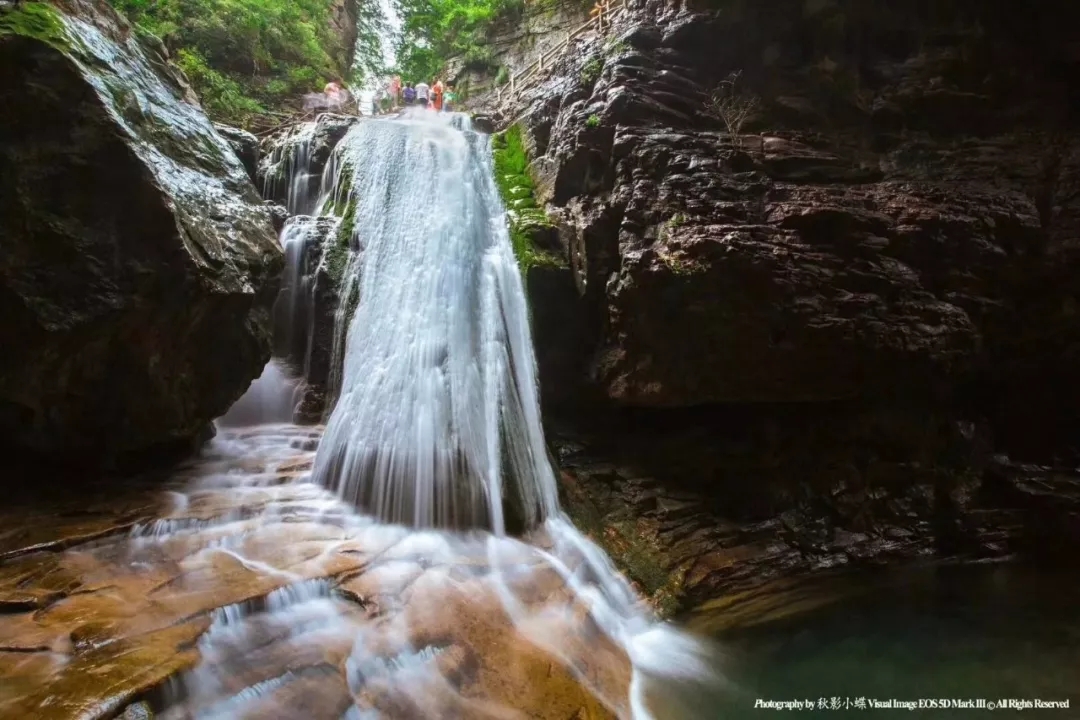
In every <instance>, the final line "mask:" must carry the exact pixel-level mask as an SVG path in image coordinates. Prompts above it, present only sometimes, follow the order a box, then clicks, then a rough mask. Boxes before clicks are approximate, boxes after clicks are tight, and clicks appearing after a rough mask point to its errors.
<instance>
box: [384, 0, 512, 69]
mask: <svg viewBox="0 0 1080 720" xmlns="http://www.w3.org/2000/svg"><path fill="white" fill-rule="evenodd" d="M397 4H398V14H399V15H400V17H401V35H400V37H399V39H398V47H397V59H398V69H399V71H400V72H401V75H402V77H403V79H405V80H406V81H408V82H419V81H421V80H423V81H425V82H430V80H431V78H433V77H435V76H437V75H438V74H439V73H440V72H441V71H442V69H443V67H444V66H445V65H446V62H447V60H449V59H450V58H453V57H460V58H463V59H464V60H465V62H466V64H472V65H483V64H490V63H491V62H492V60H491V52H490V50H489V49H488V37H487V36H488V32H489V31H490V29H491V28H492V25H493V24H494V23H495V21H496V20H499V19H502V18H507V19H510V18H512V17H513V16H514V15H516V14H520V12H521V11H522V9H523V8H524V0H397Z"/></svg>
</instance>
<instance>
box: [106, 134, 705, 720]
mask: <svg viewBox="0 0 1080 720" xmlns="http://www.w3.org/2000/svg"><path fill="white" fill-rule="evenodd" d="M336 153H337V156H336V158H335V161H334V162H332V163H331V167H332V168H334V169H332V170H330V171H329V172H336V173H337V176H336V178H335V182H333V183H324V187H326V188H327V194H326V195H325V196H324V197H323V198H322V199H321V200H320V201H319V205H320V206H322V207H326V208H330V207H333V208H343V207H350V206H351V207H352V209H351V210H350V212H353V213H355V215H354V218H353V219H352V221H353V225H354V228H355V231H354V236H355V237H354V238H353V243H352V246H351V247H352V248H353V250H352V252H351V253H350V257H349V258H348V261H347V262H346V263H345V268H344V271H343V276H342V278H341V284H340V285H339V289H340V291H341V293H342V297H343V298H345V300H344V301H343V302H342V303H341V304H342V305H343V306H345V307H344V309H342V310H341V312H339V314H338V322H339V325H340V327H339V328H337V330H336V331H335V334H338V335H340V336H341V339H342V340H344V342H343V346H344V351H345V352H344V364H345V374H344V380H343V384H342V389H341V396H340V399H339V401H338V403H337V405H336V407H335V409H334V411H333V413H332V415H331V417H330V420H329V423H328V425H327V428H326V431H325V434H323V436H322V439H321V441H320V440H319V430H318V429H317V428H313V429H304V428H300V427H297V426H295V425H291V424H288V423H279V424H265V425H261V426H260V427H256V428H240V429H233V428H228V429H226V430H224V431H223V433H222V435H221V436H220V437H218V438H217V439H215V441H214V443H213V444H212V446H211V447H210V448H209V450H208V451H207V453H205V454H204V457H203V458H202V459H200V460H199V461H198V462H196V463H195V464H194V465H193V466H192V468H191V469H189V470H188V471H187V472H188V473H189V474H190V475H191V477H192V480H191V481H189V484H188V486H187V487H186V489H185V490H184V492H175V493H173V494H172V498H173V501H172V503H171V505H172V509H171V511H169V512H168V513H167V514H165V515H164V516H162V517H160V518H158V519H157V520H155V521H154V522H152V523H149V524H144V525H139V526H137V527H136V528H135V529H134V530H133V531H132V538H131V540H130V549H129V553H130V554H129V557H128V559H127V564H126V567H128V568H132V569H134V568H138V569H139V570H138V572H140V573H152V574H153V573H164V572H167V570H168V568H170V567H173V566H175V565H177V564H178V565H179V567H180V569H181V570H182V573H181V575H180V576H179V577H178V578H177V579H176V580H173V581H171V582H170V583H166V584H165V585H164V586H162V587H170V588H174V589H175V592H177V593H179V596H178V597H179V598H181V600H176V599H173V600H170V601H167V602H163V601H162V600H158V599H154V598H151V602H152V603H153V605H152V607H153V608H154V613H161V612H165V616H164V617H163V618H162V619H155V620H154V622H157V623H160V624H165V625H166V626H168V624H169V623H174V624H175V623H177V622H179V621H180V620H179V619H183V618H190V617H192V616H193V613H194V611H193V610H192V608H191V607H189V606H188V604H186V603H189V602H194V603H196V604H197V606H200V604H201V606H203V607H205V605H206V604H210V607H212V608H216V609H214V610H213V611H212V613H211V614H210V620H209V628H208V630H207V631H206V632H204V633H203V634H202V636H201V639H200V640H199V641H198V651H199V656H200V658H201V659H200V661H199V663H198V665H197V666H196V667H195V668H194V669H192V670H191V671H189V672H187V673H185V674H184V675H183V676H182V677H181V678H180V679H178V680H175V681H173V682H171V683H170V684H169V685H168V686H167V688H166V692H165V693H164V697H163V699H162V700H161V701H160V703H159V704H160V705H161V709H162V716H163V717H165V718H175V719H176V720H179V719H181V718H193V717H195V718H237V717H251V718H255V717H294V716H300V714H303V716H304V717H312V718H322V717H328V718H330V717H333V718H340V717H348V718H371V719H372V720H376V719H382V720H391V719H393V718H422V717H424V718H444V717H468V718H505V717H517V716H519V715H518V714H516V713H515V712H514V711H513V710H511V708H514V709H517V708H522V709H523V708H524V707H526V704H527V703H530V702H531V703H534V704H528V705H527V706H528V708H529V711H528V712H530V713H532V715H530V716H535V717H538V718H565V717H592V716H593V713H594V712H598V713H600V714H601V715H603V714H605V713H610V714H612V715H614V716H616V717H620V718H635V719H644V718H653V717H663V718H665V719H667V718H677V717H678V718H688V717H693V716H695V714H694V713H691V712H681V711H679V710H677V709H675V708H673V707H672V705H671V704H670V702H669V698H667V697H666V696H665V688H669V687H673V686H675V685H679V684H681V683H687V682H688V683H694V684H699V683H701V682H703V681H704V679H705V678H707V677H708V672H707V670H706V667H707V665H708V662H709V661H708V660H707V656H706V654H705V653H704V649H703V648H702V647H701V646H700V645H699V644H698V643H697V642H696V641H694V640H692V639H691V638H689V637H688V636H685V635H682V634H681V633H679V632H677V631H675V630H674V629H671V628H670V627H669V626H667V625H664V624H660V623H657V622H655V620H654V619H653V618H652V616H651V614H650V613H649V612H648V610H647V608H645V607H644V606H643V604H642V603H641V602H640V601H639V600H638V598H637V597H636V596H635V594H634V592H633V590H632V589H631V588H630V586H629V584H628V583H627V582H626V580H625V579H624V578H623V577H622V576H621V575H620V574H619V573H618V572H617V570H616V569H615V568H614V567H613V565H612V564H611V562H610V561H609V560H608V559H607V558H606V557H605V556H604V554H603V553H602V552H601V551H600V549H599V548H597V547H596V546H595V545H594V544H593V543H591V542H590V541H589V540H588V539H587V538H585V537H584V536H583V535H582V534H581V533H579V532H578V531H577V530H576V529H575V528H574V527H573V525H572V524H571V523H570V522H569V520H568V519H566V517H565V516H564V515H563V514H562V513H561V511H560V510H559V505H558V499H557V491H556V485H555V479H554V474H553V471H552V468H551V466H550V464H549V463H548V459H547V454H546V452H545V445H544V437H543V431H542V427H541V424H540V413H539V406H538V402H537V398H536V376H535V369H534V360H533V353H532V345H531V339H530V333H529V326H528V316H527V310H526V305H525V299H524V297H525V296H524V292H523V288H522V284H521V281H520V276H519V274H518V270H517V267H516V263H515V262H514V258H513V255H512V251H511V247H510V242H509V238H508V237H507V231H506V228H505V224H504V222H503V210H502V206H501V203H500V201H499V199H498V195H497V190H496V188H495V185H494V182H493V177H492V169H491V160H490V148H489V145H488V139H487V138H486V137H484V136H482V135H479V134H476V133H473V132H471V131H470V130H469V129H468V125H467V121H466V120H465V119H464V118H463V117H462V116H449V117H447V116H440V115H435V114H433V113H426V112H422V113H418V114H415V115H411V116H406V117H404V118H402V119H397V120H368V121H363V122H361V123H359V124H357V125H356V126H355V127H354V128H353V129H352V130H351V131H350V132H349V134H348V135H347V136H346V137H345V138H344V140H343V141H342V143H341V144H340V145H339V147H338V150H337V151H336ZM286 246H287V247H288V246H289V242H288V241H286ZM324 257H325V256H324ZM302 264H303V263H302V262H300V261H299V260H297V261H296V262H294V263H292V264H291V265H290V267H293V266H296V267H300V266H301V265H302ZM288 282H291V283H294V286H293V287H292V288H291V291H292V292H294V293H295V292H301V291H304V289H303V285H302V283H301V282H300V280H298V279H297V277H293V278H292V279H290V280H288ZM354 292H355V295H356V296H358V304H356V306H355V312H354V313H353V315H352V319H351V321H350V322H348V328H347V333H346V322H345V320H346V319H347V318H348V317H349V312H348V311H349V308H350V307H351V306H352V303H353V298H354ZM290 297H293V295H290V292H286V294H285V295H284V298H285V299H286V301H285V306H286V308H292V309H293V310H294V312H293V313H292V316H296V315H297V314H299V315H300V316H302V315H303V312H302V308H303V302H304V301H303V299H302V298H298V299H297V300H296V303H297V304H296V305H295V306H293V305H290V304H289V302H288V298H290ZM297 308H300V310H297ZM241 405H242V403H238V407H239V406H241ZM230 415H233V413H230ZM272 419H273V418H272ZM316 445H317V451H316ZM313 456H314V458H313ZM308 468H312V471H311V472H310V473H309V472H308ZM312 479H315V480H317V481H319V483H320V484H321V485H322V486H321V487H320V485H319V484H315V483H312V482H310V480H312ZM331 491H333V492H331ZM335 493H336V495H335ZM504 496H506V497H504ZM504 505H505V506H507V507H511V508H514V512H515V513H516V514H517V519H518V520H519V521H520V522H521V523H522V524H523V525H527V526H528V527H531V528H532V529H531V530H530V531H529V532H528V533H527V535H526V537H527V538H528V539H529V542H528V543H526V542H523V541H520V540H517V539H514V538H511V537H508V536H507V535H505V534H504V530H505V529H506V519H505V517H504V515H503V507H504ZM357 507H360V508H361V509H363V510H365V511H367V513H368V514H360V513H357V512H356V508H357ZM409 526H412V527H409ZM478 526H479V527H483V528H487V529H490V530H492V531H493V532H491V533H484V532H478V531H476V530H475V529H474V530H472V531H470V532H464V533H463V532H456V531H453V529H455V528H461V527H469V528H476V527H478ZM436 527H441V528H444V529H434V528H436ZM445 528H449V530H448V529H445ZM128 572H132V570H128ZM152 577H156V575H152ZM327 578H328V579H329V580H327ZM155 587H158V586H156V585H155ZM154 592H157V590H155V591H154ZM174 606H175V608H174ZM161 608H165V610H161ZM147 612H149V611H147ZM169 613H172V614H171V615H170V614H169ZM152 617H154V618H156V615H152ZM170 618H172V619H170ZM177 618H179V619H177ZM538 652H539V653H542V654H541V655H539V656H537V655H536V654H537V653H538ZM560 674H562V675H560ZM559 677H572V678H574V679H575V680H576V682H577V683H578V687H579V690H578V692H584V691H581V690H580V688H585V689H586V690H587V691H588V692H587V693H586V694H585V695H581V696H572V697H571V699H570V700H569V701H566V700H563V699H560V696H559V695H558V694H557V693H556V694H553V695H543V694H541V695H540V696H539V697H543V700H541V701H539V702H540V704H539V705H537V704H535V703H536V702H537V699H536V697H533V698H532V699H531V700H529V699H527V698H526V696H527V695H529V694H531V693H542V691H540V690H536V689H535V688H537V686H538V685H542V684H543V683H545V682H556V683H557V682H563V681H561V680H557V678H559ZM551 678H556V680H551ZM658 681H659V682H658ZM562 687H565V686H562ZM560 702H563V703H565V702H569V703H570V704H569V705H565V704H560ZM658 703H659V704H660V706H662V710H658V709H657V707H658ZM590 708H591V709H590Z"/></svg>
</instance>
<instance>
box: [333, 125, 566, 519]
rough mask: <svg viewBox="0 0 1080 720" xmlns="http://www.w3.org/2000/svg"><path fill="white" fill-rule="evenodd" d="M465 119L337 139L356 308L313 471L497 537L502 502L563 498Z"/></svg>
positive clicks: (510, 267) (346, 488)
mask: <svg viewBox="0 0 1080 720" xmlns="http://www.w3.org/2000/svg"><path fill="white" fill-rule="evenodd" d="M467 122H468V120H467V118H466V117H465V116H463V115H449V116H447V115H434V116H432V117H427V118H424V117H421V116H414V117H410V118H408V119H403V120H397V121H393V122H365V123H360V124H358V125H356V126H355V127H354V128H353V129H352V130H350V132H349V134H348V135H346V137H345V138H344V139H343V140H342V142H341V145H340V146H339V148H340V150H339V152H340V153H341V154H342V155H341V158H340V165H341V167H342V168H343V173H342V175H341V176H340V177H339V180H338V188H339V189H338V191H337V192H339V193H340V192H342V191H341V190H340V188H341V187H345V188H347V191H345V192H346V193H347V195H348V198H347V201H346V202H347V204H351V205H353V206H354V207H355V213H356V218H358V221H357V222H356V223H355V225H354V227H355V229H354V232H355V234H356V242H357V244H358V245H359V246H360V248H361V253H362V254H361V259H360V260H359V261H356V262H353V263H352V264H351V265H350V267H349V268H348V271H349V272H351V273H355V274H356V278H355V279H353V278H350V279H349V282H357V283H358V289H359V305H358V307H357V308H356V311H355V315H354V317H353V318H352V321H351V324H350V325H349V331H348V336H347V338H348V339H347V349H346V354H345V358H344V367H345V376H344V383H343V386H342V390H341V394H340V398H339V400H338V403H337V405H336V407H335V408H334V411H333V414H332V415H331V417H330V420H329V422H328V424H327V429H326V435H325V437H324V440H323V445H322V449H321V451H320V453H319V455H318V458H317V460H316V465H315V477H316V479H317V480H318V481H320V482H322V483H323V484H324V485H326V486H328V487H330V488H333V489H335V490H337V491H338V492H339V493H340V494H341V495H342V496H343V497H344V498H345V499H346V500H349V501H351V502H353V503H355V504H356V505H358V506H359V507H361V508H364V509H365V510H367V511H369V512H371V513H373V514H374V515H376V516H377V517H379V518H380V519H383V520H386V521H390V522H400V523H404V524H407V525H411V526H413V527H473V526H477V525H481V526H485V527H489V528H491V529H492V530H493V531H494V532H496V533H497V534H502V533H503V532H504V531H505V528H506V518H505V516H504V505H505V506H506V507H507V508H509V509H510V511H511V512H513V513H514V514H515V515H516V517H517V520H518V524H522V523H523V524H524V525H526V526H533V525H535V524H536V523H537V522H539V521H540V520H542V519H544V518H546V517H549V516H551V515H553V514H555V513H556V512H557V509H558V500H557V490H556V487H555V479H554V476H553V474H552V471H551V468H550V466H549V464H548V461H547V454H546V450H545V445H544V438H543V431H542V429H541V425H540V412H539V405H538V402H537V398H536V375H535V362H534V359H533V354H532V342H531V338H530V335H529V324H528V314H527V311H526V306H525V300H524V292H523V289H522V284H521V279H520V275H519V274H518V270H517V266H516V263H515V261H514V257H513V253H512V250H511V245H510V240H509V237H508V235H507V230H506V225H505V222H504V221H503V210H502V206H501V203H500V201H499V197H498V191H497V189H496V187H495V184H494V180H493V175H492V169H491V161H490V156H491V152H490V146H489V143H488V139H487V138H486V136H482V135H479V134H477V133H474V132H471V131H469V129H468V128H467ZM339 204H340V203H339Z"/></svg>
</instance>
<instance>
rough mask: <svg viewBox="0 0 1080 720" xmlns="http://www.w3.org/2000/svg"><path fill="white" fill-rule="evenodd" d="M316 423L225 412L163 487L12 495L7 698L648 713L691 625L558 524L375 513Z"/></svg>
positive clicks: (6, 541) (77, 711) (437, 713)
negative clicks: (359, 500)
mask: <svg viewBox="0 0 1080 720" xmlns="http://www.w3.org/2000/svg"><path fill="white" fill-rule="evenodd" d="M318 441H319V431H318V429H313V428H299V427H296V426H289V425H274V424H268V425H263V426H260V427H257V428H247V429H230V430H223V431H222V432H221V433H220V434H219V435H218V437H216V438H215V439H214V440H213V441H212V442H211V443H210V444H209V445H208V447H207V448H206V450H205V451H204V452H203V454H202V456H201V457H200V458H198V459H196V460H194V461H193V462H191V463H188V464H187V465H185V466H184V467H183V468H180V469H179V470H178V472H177V473H176V475H175V476H174V478H173V482H174V483H175V485H174V486H172V488H171V489H170V491H169V492H167V493H165V494H164V495H163V494H162V493H161V492H160V481H158V482H155V483H152V484H147V483H132V484H129V485H124V486H113V487H110V488H108V490H109V500H108V502H107V503H102V502H101V501H100V499H99V500H97V501H95V502H90V503H87V502H86V500H85V498H80V499H78V500H76V499H74V498H72V497H70V496H68V497H65V498H62V499H60V500H59V504H56V503H57V499H56V498H53V499H52V501H51V502H52V505H50V503H49V502H42V501H41V499H40V498H39V499H37V501H36V502H35V503H34V504H33V506H32V507H34V508H35V510H34V511H33V512H29V513H27V509H26V508H25V507H23V506H22V505H20V504H18V503H14V504H11V503H9V504H7V505H5V506H4V508H2V509H0V520H2V522H3V525H4V527H5V528H8V529H9V530H10V529H15V528H18V532H9V533H6V534H5V535H4V536H3V537H0V558H4V559H6V560H7V561H8V562H6V563H5V564H3V565H0V608H3V610H4V612H3V613H2V614H0V637H2V638H3V641H4V647H3V650H2V651H0V714H3V715H4V716H5V717H40V718H58V719H59V718H68V717H74V716H78V717H86V718H100V719H102V720H104V719H105V718H108V717H115V716H116V715H117V714H118V713H120V712H121V711H122V710H123V709H124V707H125V705H128V704H129V703H133V702H134V701H135V700H136V699H143V700H144V701H145V703H146V704H147V705H149V706H150V707H152V708H153V710H154V712H155V716H156V717H163V718H190V717H296V716H297V714H298V713H303V714H304V716H306V717H313V718H331V717H342V716H345V717H354V716H360V717H365V716H366V717H371V718H386V719H387V720H390V719H392V718H401V719H404V718H418V717H424V718H444V717H470V718H473V717H475V718H492V719H493V720H494V718H503V717H507V716H508V713H512V712H514V711H516V712H518V713H525V714H527V715H528V716H529V717H535V718H543V719H545V720H547V719H550V720H565V718H572V717H589V718H614V717H621V718H630V717H634V718H642V719H644V718H649V717H651V715H649V714H648V711H647V710H646V709H645V708H644V707H643V706H641V702H642V696H643V695H642V694H643V692H644V684H645V674H644V673H649V672H656V673H658V674H660V675H665V674H671V671H672V668H671V667H664V658H668V659H669V663H670V659H671V658H672V657H677V655H676V656H673V655H672V653H673V652H678V651H677V650H676V648H678V647H680V643H685V642H686V641H685V639H684V638H682V637H681V636H679V635H676V634H674V633H671V632H669V631H666V630H664V629H663V628H661V627H656V626H651V625H650V624H649V623H648V621H647V618H646V616H644V615H640V614H639V615H634V614H633V605H632V595H630V593H629V591H628V589H626V588H625V586H620V584H619V583H620V581H619V580H618V578H617V577H616V576H614V575H608V574H607V573H610V569H608V568H605V567H604V566H602V565H596V564H595V563H596V558H593V557H590V549H589V547H588V546H587V545H582V544H581V542H580V541H579V540H575V536H574V533H573V531H572V529H570V528H568V527H567V526H566V525H565V523H562V522H561V521H560V522H555V523H552V524H551V525H550V526H549V528H547V529H546V530H545V531H544V532H543V533H539V534H538V535H536V536H535V537H534V538H533V540H534V541H535V542H536V543H537V545H536V546H533V545H527V544H525V543H523V542H520V541H517V540H512V539H509V538H505V537H504V538H495V537H485V536H472V537H470V536H462V535H455V534H450V533H437V532H415V531H412V530H410V529H408V528H405V527H402V526H400V525H396V526H395V525H382V524H379V523H378V522H376V521H374V520H373V519H372V518H370V517H364V516H360V515H357V514H356V513H355V511H354V510H353V508H351V507H350V506H349V505H348V504H346V503H343V502H341V501H340V500H339V499H338V498H335V497H334V496H333V495H332V494H330V493H329V492H327V491H326V490H325V489H324V488H321V487H319V486H317V485H315V484H313V483H311V482H310V473H309V470H310V466H311V462H312V459H313V455H314V451H315V447H316V446H317V444H318ZM73 508H77V509H78V512H72V509H73ZM49 513H55V514H53V515H50V514H49ZM91 541H92V542H91ZM64 547H71V548H72V549H71V550H69V551H67V552H63V551H61V550H62V548H64ZM41 548H49V549H54V550H56V551H57V552H55V553H47V554H46V556H45V557H44V558H43V557H42V556H41V554H40V553H36V550H38V549H41ZM592 552H595V551H592ZM609 596H610V598H609ZM613 600H614V601H622V602H626V603H627V604H626V605H623V606H617V605H612V604H610V603H611V602H612V601H613ZM620 613H621V615H620ZM627 613H629V614H628V615H627ZM620 618H622V619H620ZM635 638H636V642H635ZM657 641H659V642H660V643H661V645H662V646H663V647H660V648H654V647H652V643H655V642H657ZM686 649H687V648H682V650H686ZM647 657H651V658H653V660H654V661H659V665H660V667H659V668H656V669H653V668H649V667H648V664H647V663H642V662H641V660H640V659H639V660H635V659H634V658H647ZM632 663H636V664H637V665H639V666H640V668H638V669H635V667H633V665H632ZM682 669H683V671H684V672H696V669H695V667H694V666H683V667H682ZM87 678H93V680H92V681H88V680H87ZM140 705H141V703H140V704H136V705H135V706H134V707H131V708H130V709H129V710H128V711H127V712H129V713H131V716H132V717H140V715H139V714H137V713H139V712H140V711H141V710H142V709H144V708H142V707H140ZM347 711H348V714H346V713H347ZM365 713H366V714H365ZM511 716H514V715H511ZM124 717H128V715H124Z"/></svg>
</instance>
